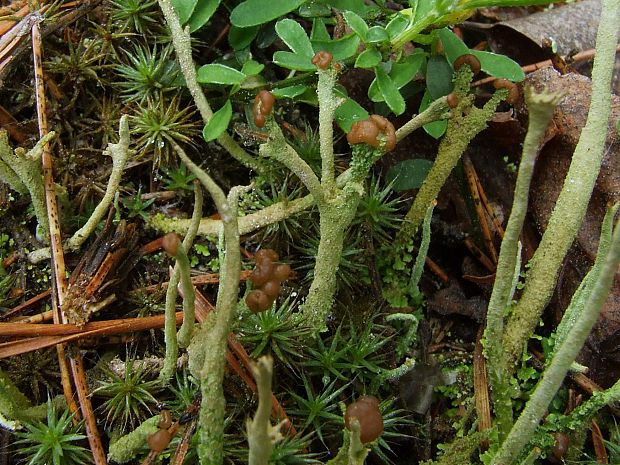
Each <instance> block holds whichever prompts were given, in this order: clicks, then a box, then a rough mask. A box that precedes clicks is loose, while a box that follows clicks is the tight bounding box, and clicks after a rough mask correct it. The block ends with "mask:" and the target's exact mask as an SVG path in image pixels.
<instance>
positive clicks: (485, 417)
mask: <svg viewBox="0 0 620 465" xmlns="http://www.w3.org/2000/svg"><path fill="white" fill-rule="evenodd" d="M483 334H484V327H483V326H481V327H480V329H479V330H478V335H477V337H476V347H475V348H474V400H475V404H476V413H477V415H478V430H479V431H486V430H488V429H490V428H491V426H492V425H493V424H492V421H491V401H490V398H489V380H488V378H487V365H486V360H485V358H484V354H483V349H482V336H483ZM480 445H481V447H482V448H483V449H485V450H486V449H487V448H488V447H489V441H488V440H484V441H482V442H481V443H480Z"/></svg>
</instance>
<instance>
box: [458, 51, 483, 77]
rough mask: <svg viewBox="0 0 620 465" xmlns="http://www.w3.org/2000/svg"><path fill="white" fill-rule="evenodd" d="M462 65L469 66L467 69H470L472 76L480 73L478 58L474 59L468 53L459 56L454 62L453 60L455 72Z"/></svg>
mask: <svg viewBox="0 0 620 465" xmlns="http://www.w3.org/2000/svg"><path fill="white" fill-rule="evenodd" d="M463 65H469V67H470V68H471V72H472V73H474V76H475V75H476V74H478V73H479V72H480V60H478V58H476V57H475V56H474V55H472V54H470V53H467V54H465V55H461V56H460V57H458V58H457V59H456V60H454V69H455V70H457V71H458V70H459V69H461V66H463Z"/></svg>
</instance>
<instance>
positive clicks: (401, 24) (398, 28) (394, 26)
mask: <svg viewBox="0 0 620 465" xmlns="http://www.w3.org/2000/svg"><path fill="white" fill-rule="evenodd" d="M408 25H409V20H408V19H407V18H406V17H405V16H403V15H400V14H398V15H396V16H394V18H392V20H391V21H390V22H389V23H387V26H385V30H386V32H387V33H388V35H389V36H390V40H392V39H394V37H396V36H397V35H398V34H400V33H401V32H403V31H404V30H405V29H406V28H407V26H408Z"/></svg>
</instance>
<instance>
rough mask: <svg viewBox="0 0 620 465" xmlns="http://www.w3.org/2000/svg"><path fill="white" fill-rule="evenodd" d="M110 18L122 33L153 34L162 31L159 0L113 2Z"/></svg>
mask: <svg viewBox="0 0 620 465" xmlns="http://www.w3.org/2000/svg"><path fill="white" fill-rule="evenodd" d="M109 11H110V18H111V20H112V23H113V24H114V26H115V27H116V28H117V29H118V30H119V31H120V32H137V33H138V34H147V33H153V29H159V30H161V29H160V27H161V15H160V13H159V8H158V7H157V0H112V1H111V2H110V4H109Z"/></svg>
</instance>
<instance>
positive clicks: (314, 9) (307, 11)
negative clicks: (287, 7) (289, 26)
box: [297, 2, 332, 18]
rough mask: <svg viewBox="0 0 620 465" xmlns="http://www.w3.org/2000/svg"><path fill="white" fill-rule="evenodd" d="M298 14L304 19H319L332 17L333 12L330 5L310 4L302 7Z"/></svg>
mask: <svg viewBox="0 0 620 465" xmlns="http://www.w3.org/2000/svg"><path fill="white" fill-rule="evenodd" d="M297 14H299V16H301V17H302V18H317V17H320V16H331V14H332V10H331V8H330V7H329V5H323V4H320V3H316V2H310V3H306V4H304V5H301V6H300V7H299V11H298V12H297Z"/></svg>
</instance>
